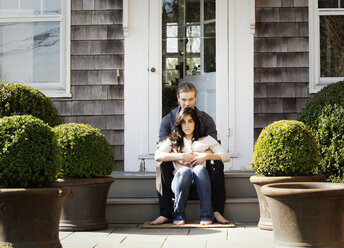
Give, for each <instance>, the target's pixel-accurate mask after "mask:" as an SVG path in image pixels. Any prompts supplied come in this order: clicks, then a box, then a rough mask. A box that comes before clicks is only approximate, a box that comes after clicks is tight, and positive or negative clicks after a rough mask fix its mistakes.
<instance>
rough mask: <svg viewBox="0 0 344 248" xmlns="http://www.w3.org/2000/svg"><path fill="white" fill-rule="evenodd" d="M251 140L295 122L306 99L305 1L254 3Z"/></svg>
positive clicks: (281, 0)
mask: <svg viewBox="0 0 344 248" xmlns="http://www.w3.org/2000/svg"><path fill="white" fill-rule="evenodd" d="M255 3H256V6H255V7H256V32H255V38H254V136H255V139H257V137H258V136H259V134H260V132H261V130H262V128H264V127H265V126H267V125H268V124H270V123H272V122H273V121H276V120H282V119H285V120H290V119H295V118H296V116H297V113H299V112H300V111H301V109H302V108H303V107H304V105H305V102H306V100H307V98H308V97H309V95H308V82H309V79H308V72H309V68H308V65H309V63H308V62H309V61H308V60H309V59H308V52H309V47H308V1H307V0H256V1H255Z"/></svg>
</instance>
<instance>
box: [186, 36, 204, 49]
mask: <svg viewBox="0 0 344 248" xmlns="http://www.w3.org/2000/svg"><path fill="white" fill-rule="evenodd" d="M186 52H187V53H200V52H201V39H200V38H188V39H187V44H186Z"/></svg>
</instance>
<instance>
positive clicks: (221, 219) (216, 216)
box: [214, 211, 229, 224]
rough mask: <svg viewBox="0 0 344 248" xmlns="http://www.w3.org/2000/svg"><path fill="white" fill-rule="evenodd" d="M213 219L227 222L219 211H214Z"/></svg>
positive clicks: (221, 222)
mask: <svg viewBox="0 0 344 248" xmlns="http://www.w3.org/2000/svg"><path fill="white" fill-rule="evenodd" d="M214 217H215V220H216V221H217V222H218V223H220V224H229V220H226V219H225V217H223V216H222V214H220V213H219V212H217V211H216V212H214Z"/></svg>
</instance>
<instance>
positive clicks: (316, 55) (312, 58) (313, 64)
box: [308, 0, 344, 94]
mask: <svg viewBox="0 0 344 248" xmlns="http://www.w3.org/2000/svg"><path fill="white" fill-rule="evenodd" d="M308 12H309V13H308V14H309V93H310V94H312V93H317V92H318V91H319V90H321V89H322V88H323V87H325V86H327V85H329V84H331V83H335V82H338V81H341V80H344V77H321V75H320V22H319V18H320V16H322V15H344V9H343V8H340V9H325V8H324V9H319V8H318V1H314V0H309V1H308Z"/></svg>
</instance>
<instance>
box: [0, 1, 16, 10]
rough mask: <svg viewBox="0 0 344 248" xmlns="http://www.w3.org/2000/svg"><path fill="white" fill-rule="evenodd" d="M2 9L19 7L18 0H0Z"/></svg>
mask: <svg viewBox="0 0 344 248" xmlns="http://www.w3.org/2000/svg"><path fill="white" fill-rule="evenodd" d="M0 9H18V1H15V0H0Z"/></svg>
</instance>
